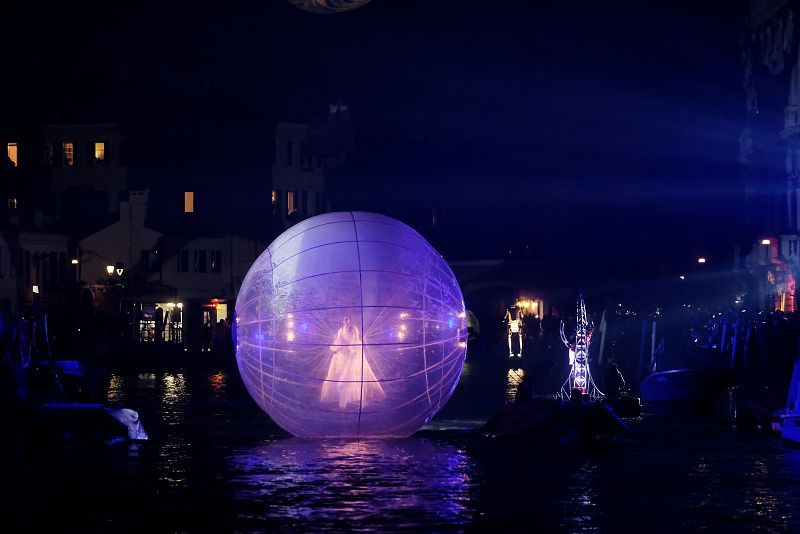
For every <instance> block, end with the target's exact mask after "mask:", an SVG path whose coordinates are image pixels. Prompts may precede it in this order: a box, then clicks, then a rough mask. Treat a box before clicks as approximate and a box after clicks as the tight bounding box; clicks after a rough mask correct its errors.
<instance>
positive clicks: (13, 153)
mask: <svg viewBox="0 0 800 534" xmlns="http://www.w3.org/2000/svg"><path fill="white" fill-rule="evenodd" d="M6 153H7V154H8V159H9V160H11V163H13V164H14V167H16V166H17V165H18V163H19V158H18V157H17V143H8V148H7V152H6Z"/></svg>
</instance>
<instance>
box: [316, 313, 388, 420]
mask: <svg viewBox="0 0 800 534" xmlns="http://www.w3.org/2000/svg"><path fill="white" fill-rule="evenodd" d="M330 348H331V352H332V353H333V357H332V358H331V363H330V365H329V366H328V374H327V376H326V377H325V381H324V382H323V383H322V393H321V395H320V399H321V400H322V401H323V402H335V403H337V404H338V405H339V408H346V407H347V406H348V405H353V404H358V403H359V402H360V403H361V408H364V407H365V406H367V405H368V404H371V403H374V402H377V401H379V400H381V399H383V398H384V397H385V396H386V393H384V391H383V387H382V386H381V384H380V382H378V379H377V378H376V377H375V373H373V371H372V367H371V366H370V364H369V360H367V358H366V357H365V356H364V345H363V344H362V342H361V334H360V333H359V331H358V327H357V326H356V325H354V324H353V322H352V321H351V320H350V317H349V316H347V317H345V318H344V320H343V321H342V326H341V327H339V330H337V331H336V337H335V339H334V340H333V345H331V347H330Z"/></svg>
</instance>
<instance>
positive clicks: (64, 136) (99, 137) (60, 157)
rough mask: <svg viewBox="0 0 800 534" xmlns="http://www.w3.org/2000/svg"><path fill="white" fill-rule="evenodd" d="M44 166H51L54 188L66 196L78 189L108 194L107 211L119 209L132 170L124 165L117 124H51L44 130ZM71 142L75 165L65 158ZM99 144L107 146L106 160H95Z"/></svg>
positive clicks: (105, 149)
mask: <svg viewBox="0 0 800 534" xmlns="http://www.w3.org/2000/svg"><path fill="white" fill-rule="evenodd" d="M42 130H43V132H44V141H45V145H44V147H43V148H42V158H43V164H44V165H45V166H48V167H50V169H51V171H50V172H51V175H52V183H51V189H52V190H53V191H55V192H57V193H62V192H64V191H66V190H68V189H70V188H74V187H91V188H92V189H94V190H96V191H102V192H104V193H106V212H107V213H112V212H114V211H116V210H117V209H118V208H119V198H120V193H121V192H123V191H125V190H126V189H127V186H128V171H127V169H126V168H125V167H123V166H122V165H121V164H120V138H121V135H120V129H119V126H118V125H116V124H75V125H49V126H44V127H43V128H42ZM65 143H71V144H72V148H73V164H72V165H69V164H68V162H67V161H66V159H65V157H64V144H65ZM95 143H103V145H104V152H105V155H104V159H103V161H97V160H96V159H95Z"/></svg>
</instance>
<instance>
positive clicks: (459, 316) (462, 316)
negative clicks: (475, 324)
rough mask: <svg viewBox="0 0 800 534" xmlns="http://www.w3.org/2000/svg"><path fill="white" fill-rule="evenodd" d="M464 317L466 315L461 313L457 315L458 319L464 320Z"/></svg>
mask: <svg viewBox="0 0 800 534" xmlns="http://www.w3.org/2000/svg"><path fill="white" fill-rule="evenodd" d="M466 316H467V314H466V313H464V312H461V313H459V314H458V318H459V319H463V318H465V317H466Z"/></svg>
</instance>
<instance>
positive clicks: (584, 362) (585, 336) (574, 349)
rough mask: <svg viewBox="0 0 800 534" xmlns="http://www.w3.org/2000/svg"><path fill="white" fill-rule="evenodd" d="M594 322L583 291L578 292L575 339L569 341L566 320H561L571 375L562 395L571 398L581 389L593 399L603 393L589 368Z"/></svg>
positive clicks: (562, 336) (565, 383) (598, 397)
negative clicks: (588, 314) (565, 329)
mask: <svg viewBox="0 0 800 534" xmlns="http://www.w3.org/2000/svg"><path fill="white" fill-rule="evenodd" d="M593 331H594V323H592V321H591V320H590V319H589V318H588V316H587V315H586V303H585V302H584V301H583V293H578V305H577V310H576V313H575V340H574V341H569V340H568V339H567V336H566V335H565V334H564V321H561V341H563V342H564V345H566V347H567V349H569V355H570V358H569V359H570V365H571V366H572V367H571V369H570V372H569V377H568V378H567V380H566V381H565V382H564V385H562V386H561V397H562V398H564V397H566V398H571V397H572V392H573V391H575V390H580V391H581V392H582V393H585V394H587V395H589V397H590V398H592V399H600V398H602V397H603V393H602V392H601V391H600V390H599V389H597V386H596V385H595V384H594V380H593V379H592V372H591V370H590V369H589V343H590V342H591V340H592V332H593Z"/></svg>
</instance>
